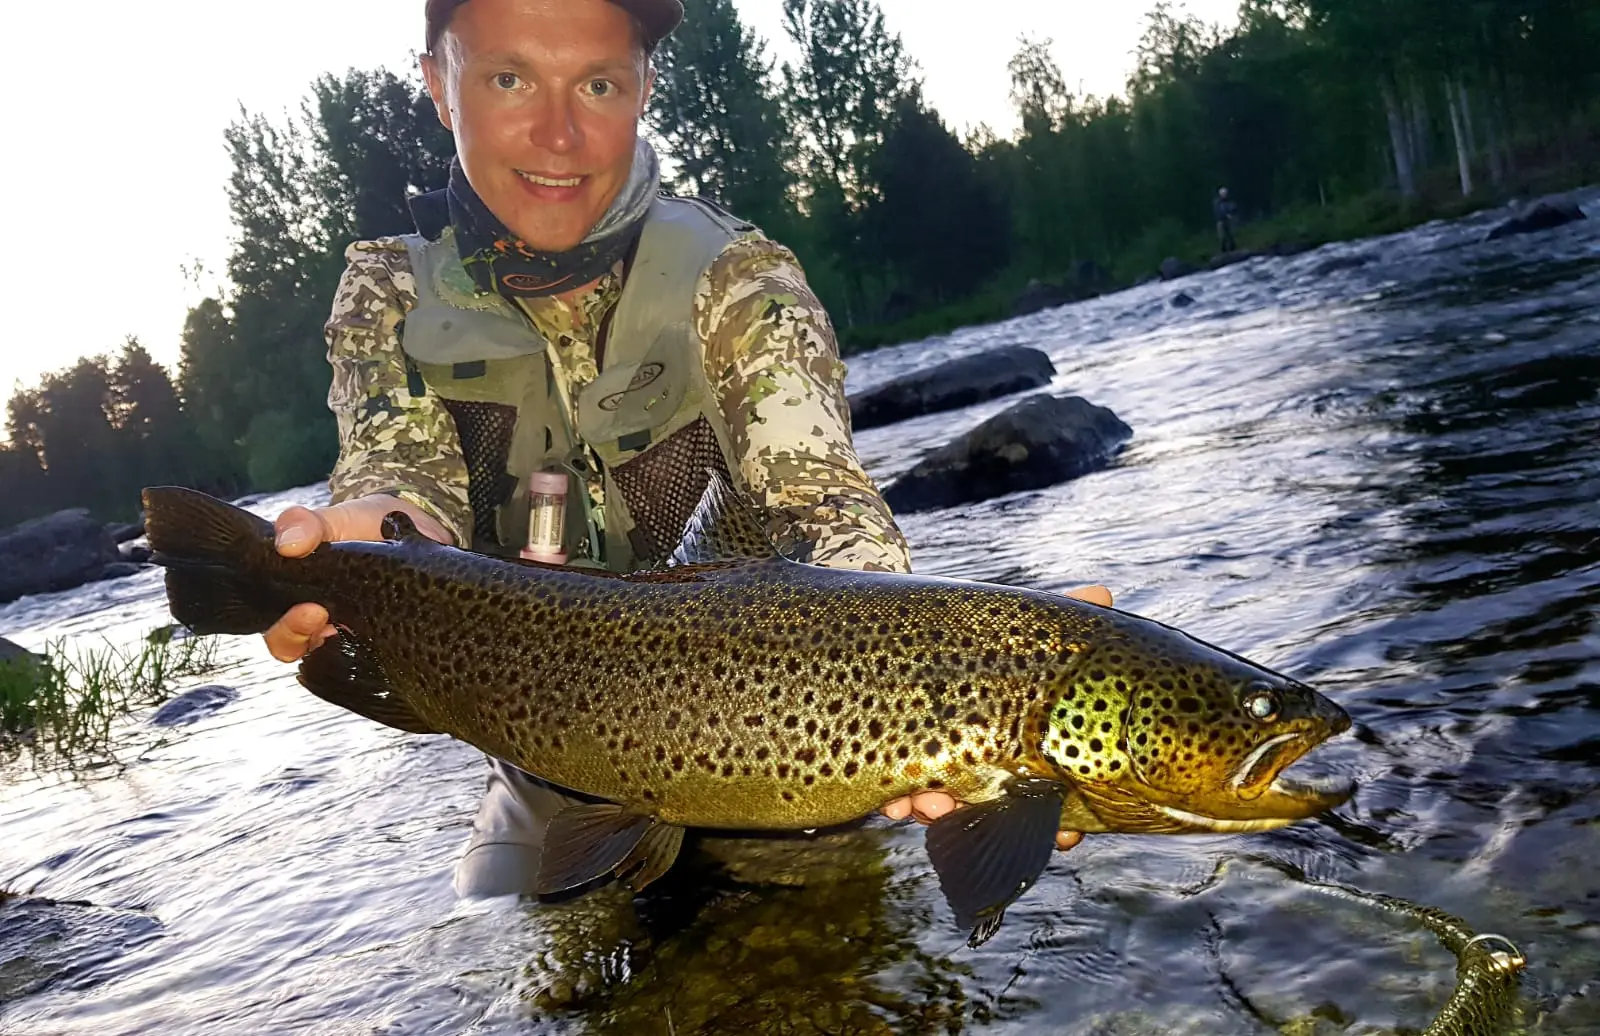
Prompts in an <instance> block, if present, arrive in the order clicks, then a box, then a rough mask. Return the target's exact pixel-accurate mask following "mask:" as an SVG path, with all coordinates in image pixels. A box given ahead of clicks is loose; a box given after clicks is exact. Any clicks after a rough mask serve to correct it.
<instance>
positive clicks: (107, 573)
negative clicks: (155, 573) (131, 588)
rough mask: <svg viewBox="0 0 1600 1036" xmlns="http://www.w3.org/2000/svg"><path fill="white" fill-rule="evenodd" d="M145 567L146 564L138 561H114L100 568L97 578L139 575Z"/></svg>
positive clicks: (124, 577) (123, 577) (122, 577)
mask: <svg viewBox="0 0 1600 1036" xmlns="http://www.w3.org/2000/svg"><path fill="white" fill-rule="evenodd" d="M144 569H145V566H143V565H140V564H137V563H136V562H132V561H113V562H111V564H109V565H106V566H104V567H102V568H101V569H100V574H99V575H98V576H96V577H95V579H96V580H101V579H126V578H128V577H129V576H136V575H138V574H139V573H140V572H143V571H144Z"/></svg>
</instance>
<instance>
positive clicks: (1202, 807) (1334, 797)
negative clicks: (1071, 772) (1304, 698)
mask: <svg viewBox="0 0 1600 1036" xmlns="http://www.w3.org/2000/svg"><path fill="white" fill-rule="evenodd" d="M1329 704H1330V705H1331V704H1332V703H1331V702H1330V703H1329ZM1333 708H1335V709H1337V708H1338V707H1337V706H1333ZM1340 715H1341V716H1342V715H1343V711H1342V710H1340ZM1348 727H1349V719H1348V717H1346V718H1345V720H1344V723H1343V725H1342V726H1339V725H1336V724H1332V723H1330V725H1329V726H1328V727H1327V728H1324V729H1323V730H1318V731H1312V732H1306V733H1295V734H1283V735H1279V736H1278V737H1275V738H1271V739H1269V740H1268V741H1266V742H1264V743H1263V744H1262V745H1260V746H1258V748H1257V749H1256V751H1255V752H1253V753H1251V755H1250V756H1249V757H1247V758H1246V760H1245V763H1244V765H1243V766H1242V767H1241V768H1240V770H1239V771H1238V772H1237V773H1235V774H1234V776H1233V778H1232V779H1230V781H1229V782H1228V784H1227V785H1226V786H1224V787H1222V788H1219V789H1214V790H1212V791H1210V792H1208V791H1206V790H1193V791H1189V792H1185V793H1183V794H1174V793H1172V792H1169V791H1164V790H1162V789H1160V788H1156V787H1152V786H1150V785H1145V784H1143V783H1142V782H1139V781H1138V779H1137V777H1136V778H1135V779H1134V781H1133V782H1131V783H1136V784H1139V785H1140V786H1139V787H1138V788H1137V793H1138V794H1139V795H1141V796H1142V797H1143V798H1145V799H1146V800H1147V801H1149V802H1150V804H1151V805H1152V806H1153V807H1154V808H1155V809H1156V811H1158V812H1159V813H1161V814H1162V815H1163V816H1165V817H1167V818H1168V819H1169V820H1171V821H1172V822H1173V823H1174V824H1176V825H1179V827H1181V828H1182V829H1184V830H1190V831H1197V832H1218V833H1243V832H1248V831H1268V830H1272V829H1273V828H1278V827H1287V826H1288V825H1290V824H1293V823H1295V822H1296V821H1299V820H1307V819H1309V818H1311V817H1314V816H1317V815H1319V814H1322V813H1325V812H1327V811H1328V810H1330V809H1334V808H1336V807H1338V806H1340V805H1343V804H1344V803H1345V802H1346V801H1348V800H1349V798H1350V796H1351V795H1352V794H1354V793H1355V784H1354V782H1353V781H1350V780H1348V779H1346V778H1340V777H1327V778H1318V779H1302V778H1298V777H1294V776H1291V775H1289V774H1287V773H1285V772H1284V771H1285V770H1287V769H1288V768H1289V767H1290V766H1292V765H1293V764H1294V763H1296V762H1297V761H1299V760H1300V759H1302V758H1303V757H1304V756H1305V755H1306V754H1307V753H1308V752H1310V751H1311V750H1312V749H1313V748H1315V747H1317V746H1318V745H1320V744H1321V743H1322V742H1323V741H1325V740H1327V739H1328V738H1329V737H1330V736H1332V735H1334V734H1337V733H1342V732H1343V731H1344V730H1345V729H1348Z"/></svg>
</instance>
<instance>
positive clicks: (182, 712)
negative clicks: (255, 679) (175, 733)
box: [150, 684, 239, 727]
mask: <svg viewBox="0 0 1600 1036" xmlns="http://www.w3.org/2000/svg"><path fill="white" fill-rule="evenodd" d="M238 699H239V692H238V691H236V690H234V689H233V688H232V687H224V686H222V685H221V684H207V685H206V686H204V687H196V688H195V689H194V690H192V691H185V692H184V693H183V694H180V695H179V696H178V697H176V698H173V699H172V700H171V701H169V702H167V703H166V704H165V705H163V706H161V708H159V709H157V710H156V714H155V715H154V716H151V717H150V725H151V726H156V727H181V726H186V725H188V724H190V723H194V722H196V721H198V720H202V719H205V718H206V717H207V716H210V715H212V714H213V713H215V712H218V711H220V710H221V709H223V708H224V707H225V706H227V705H230V704H232V703H233V702H235V701H237V700H238Z"/></svg>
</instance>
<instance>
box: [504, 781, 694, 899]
mask: <svg viewBox="0 0 1600 1036" xmlns="http://www.w3.org/2000/svg"><path fill="white" fill-rule="evenodd" d="M682 842H683V829H682V828H680V827H675V826H673V825H672V824H663V823H661V822H660V821H658V820H656V819H655V818H654V817H649V816H645V815H643V814H640V813H635V812H632V811H631V810H629V809H628V808H627V807H626V806H618V805H615V804H613V803H609V802H601V803H596V804H594V805H578V806H568V807H567V808H566V809H563V810H562V811H561V812H559V813H557V814H556V815H555V816H553V817H551V818H550V824H549V826H548V827H547V828H545V833H544V850H543V852H542V853H541V854H540V857H539V882H538V885H537V887H536V889H535V891H537V892H538V893H539V894H540V895H550V894H551V893H555V892H565V891H566V890H567V889H570V888H576V887H577V886H579V885H582V884H585V883H586V882H589V881H593V880H594V879H595V878H598V877H600V875H602V874H608V873H612V872H617V873H622V872H623V871H624V870H628V869H632V868H635V867H638V868H640V874H642V875H643V877H644V881H643V882H642V883H640V882H639V875H634V876H633V880H634V885H633V888H634V889H636V890H637V889H641V888H643V887H644V886H645V885H647V884H649V883H650V882H651V881H654V880H655V879H656V878H658V877H660V876H661V874H662V873H664V872H665V871H666V869H667V868H668V867H670V866H672V861H673V860H674V859H675V858H676V857H677V855H678V847H679V846H680V845H681V844H682Z"/></svg>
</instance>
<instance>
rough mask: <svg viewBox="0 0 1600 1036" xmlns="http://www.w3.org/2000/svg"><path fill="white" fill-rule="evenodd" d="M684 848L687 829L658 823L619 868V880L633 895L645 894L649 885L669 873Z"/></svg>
mask: <svg viewBox="0 0 1600 1036" xmlns="http://www.w3.org/2000/svg"><path fill="white" fill-rule="evenodd" d="M681 848H683V828H681V827H679V826H678V825H676V824H663V823H661V822H660V821H657V822H656V823H655V825H654V826H652V827H651V828H650V830H648V831H646V832H645V833H644V837H643V838H641V839H639V844H638V845H636V846H634V847H633V851H632V852H630V853H629V854H628V855H627V858H626V859H624V860H623V861H622V862H621V863H619V864H617V876H618V877H620V878H621V879H622V880H623V882H624V883H625V884H626V885H627V886H628V887H629V888H631V889H633V891H635V892H642V891H644V887H645V886H646V885H648V884H650V883H651V882H652V881H655V880H656V879H657V878H659V877H661V875H663V874H665V873H667V868H669V867H671V866H672V864H673V861H675V860H676V859H677V858H678V850H679V849H681Z"/></svg>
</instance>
